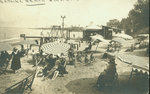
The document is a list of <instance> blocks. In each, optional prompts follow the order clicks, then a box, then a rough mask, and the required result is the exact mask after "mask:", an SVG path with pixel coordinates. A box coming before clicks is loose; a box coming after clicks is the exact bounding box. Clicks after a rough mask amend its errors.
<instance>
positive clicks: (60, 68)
mask: <svg viewBox="0 0 150 94" xmlns="http://www.w3.org/2000/svg"><path fill="white" fill-rule="evenodd" d="M59 61H60V62H59V65H58V69H57V70H58V71H59V74H60V76H61V77H63V76H64V75H63V74H68V72H67V71H66V59H65V58H64V57H63V56H62V55H61V56H60V58H59Z"/></svg>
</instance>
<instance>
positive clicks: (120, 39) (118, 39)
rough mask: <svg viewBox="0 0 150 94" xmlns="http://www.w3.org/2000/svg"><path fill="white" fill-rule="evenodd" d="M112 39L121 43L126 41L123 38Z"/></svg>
mask: <svg viewBox="0 0 150 94" xmlns="http://www.w3.org/2000/svg"><path fill="white" fill-rule="evenodd" d="M112 41H115V42H118V43H121V44H124V43H126V41H125V40H124V39H123V38H114V39H112Z"/></svg>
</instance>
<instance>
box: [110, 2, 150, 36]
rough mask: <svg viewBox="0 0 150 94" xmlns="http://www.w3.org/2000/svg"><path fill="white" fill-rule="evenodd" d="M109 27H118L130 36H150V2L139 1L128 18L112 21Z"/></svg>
mask: <svg viewBox="0 0 150 94" xmlns="http://www.w3.org/2000/svg"><path fill="white" fill-rule="evenodd" d="M107 26H110V27H117V28H119V29H122V30H124V31H125V32H126V33H127V34H130V35H136V34H145V33H146V34H149V0H137V2H136V3H135V4H134V8H133V9H132V10H130V11H129V14H128V17H127V18H123V19H122V20H121V21H119V20H117V19H113V20H110V21H109V22H108V23H107Z"/></svg>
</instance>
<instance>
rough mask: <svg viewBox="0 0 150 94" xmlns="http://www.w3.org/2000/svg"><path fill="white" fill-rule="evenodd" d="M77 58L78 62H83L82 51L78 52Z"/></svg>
mask: <svg viewBox="0 0 150 94" xmlns="http://www.w3.org/2000/svg"><path fill="white" fill-rule="evenodd" d="M76 59H77V62H80V63H82V60H81V53H80V52H77V55H76Z"/></svg>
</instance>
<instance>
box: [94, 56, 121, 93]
mask: <svg viewBox="0 0 150 94" xmlns="http://www.w3.org/2000/svg"><path fill="white" fill-rule="evenodd" d="M108 64H109V65H108V67H107V69H105V70H104V72H102V73H101V74H100V76H99V77H98V80H97V84H96V86H97V87H98V88H99V89H100V90H104V88H105V87H106V86H105V85H106V84H109V85H112V86H113V83H114V81H116V80H117V77H118V75H117V71H116V65H117V64H115V59H114V58H112V59H110V61H109V62H108Z"/></svg>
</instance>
